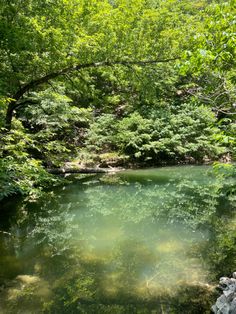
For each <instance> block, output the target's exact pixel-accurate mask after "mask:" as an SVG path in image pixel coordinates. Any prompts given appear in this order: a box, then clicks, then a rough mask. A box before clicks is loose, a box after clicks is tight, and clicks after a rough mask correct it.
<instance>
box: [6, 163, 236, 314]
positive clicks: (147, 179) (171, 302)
mask: <svg viewBox="0 0 236 314" xmlns="http://www.w3.org/2000/svg"><path fill="white" fill-rule="evenodd" d="M228 180H232V179H228ZM228 182H229V181H228ZM230 182H231V181H230ZM224 185H225V182H223V181H222V178H220V179H219V178H218V177H216V176H215V175H214V173H213V172H212V169H211V167H209V166H181V167H164V168H151V169H143V170H126V171H123V172H120V173H117V174H108V175H107V174H106V175H83V176H82V175H80V176H78V175H77V176H73V177H72V178H71V183H70V184H65V185H63V186H60V187H57V188H55V189H54V190H53V191H49V192H48V193H46V194H45V196H44V197H43V198H41V199H40V200H38V201H34V202H32V201H31V202H27V203H26V202H24V201H22V200H18V199H14V198H13V199H11V200H8V201H7V202H6V203H5V205H4V208H3V209H2V210H1V212H2V216H1V222H0V230H1V233H0V286H1V291H0V312H1V313H3V314H7V313H22V314H26V313H32V314H35V313H36V314H37V313H115V314H116V313H118V314H119V313H124V314H126V313H140V314H142V313H210V307H211V305H212V304H213V303H214V300H215V298H216V296H217V292H216V290H215V288H214V286H215V284H216V279H217V276H218V275H219V274H222V275H227V274H228V273H227V272H228V271H231V270H232V271H233V270H234V269H231V268H233V267H234V265H233V264H232V265H228V264H227V267H226V259H227V252H226V253H224V254H226V256H225V257H224V258H220V257H219V256H220V254H222V250H223V249H224V248H225V245H228V249H229V250H228V251H229V252H228V254H231V255H230V256H231V259H232V260H233V258H235V255H232V250H233V249H232V247H230V244H229V243H226V244H224V241H231V242H232V241H234V237H235V234H234V235H233V234H232V233H233V229H232V226H234V214H232V210H231V211H230V214H228V212H227V211H229V207H230V206H231V207H232V206H233V205H232V201H231V200H229V199H228V195H227V193H226V194H225V195H224V193H223V191H224ZM232 208H233V207H232ZM222 217H223V218H222ZM222 219H223V220H224V224H222ZM227 224H228V225H230V226H231V229H232V232H231V233H230V235H229V237H226V238H225V235H224V232H225V230H231V229H230V228H229V229H226V225H227ZM220 241H221V242H220ZM222 243H223V244H222ZM233 243H234V242H232V243H231V244H232V246H233ZM230 250H231V251H230ZM234 254H235V253H234ZM228 261H229V259H228ZM229 262H230V261H229ZM224 271H225V272H226V274H224V273H222V272H224Z"/></svg>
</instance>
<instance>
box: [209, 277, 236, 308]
mask: <svg viewBox="0 0 236 314" xmlns="http://www.w3.org/2000/svg"><path fill="white" fill-rule="evenodd" d="M219 288H220V289H221V290H222V291H223V293H222V294H221V296H220V297H219V298H218V299H217V300H216V303H215V304H214V305H213V306H212V311H213V313H216V314H236V272H234V273H233V275H232V278H229V277H221V278H220V281H219Z"/></svg>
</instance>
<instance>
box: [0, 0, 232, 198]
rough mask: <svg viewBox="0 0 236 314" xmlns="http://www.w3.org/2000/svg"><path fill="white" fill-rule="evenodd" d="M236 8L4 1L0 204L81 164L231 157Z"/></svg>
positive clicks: (151, 0) (148, 1) (0, 6)
mask: <svg viewBox="0 0 236 314" xmlns="http://www.w3.org/2000/svg"><path fill="white" fill-rule="evenodd" d="M235 9H236V4H235V1H234V0H231V1H216V0H215V1H214V0H212V1H209V0H208V1H207V0H194V1H190V0H183V1H178V0H168V1H162V0H135V1H133V0H117V1H116V0H114V1H108V0H107V1H103V0H81V1H78V0H54V1H52V0H51V1H50V0H40V1H33V0H11V1H8V0H0V15H1V19H0V57H1V65H0V66H1V71H0V127H1V137H0V142H1V145H0V156H1V160H0V183H1V185H0V198H4V197H6V196H9V195H11V194H15V193H19V192H20V193H26V194H27V193H30V194H31V195H33V194H34V193H36V192H38V191H40V190H41V189H42V188H43V187H46V186H48V185H49V184H52V183H54V182H55V181H56V180H57V179H55V178H54V177H53V176H51V175H49V174H48V172H47V171H46V170H45V169H47V168H49V167H50V168H52V167H60V166H61V165H63V164H64V163H65V161H72V160H76V161H77V162H78V163H79V164H84V165H87V164H93V165H94V164H105V165H107V164H109V162H111V163H114V164H117V163H118V164H122V165H124V164H125V165H127V164H134V163H136V164H143V165H147V164H149V165H158V164H163V163H185V162H188V161H194V162H200V163H201V162H204V161H206V160H208V161H209V160H220V158H222V156H223V157H224V156H227V158H231V159H232V158H233V157H234V156H235V142H236V140H235V135H236V127H235V126H236V124H235V107H236V93H235V82H236V73H235V60H236V58H235V51H236V33H235V23H236V19H235V13H236V10H235Z"/></svg>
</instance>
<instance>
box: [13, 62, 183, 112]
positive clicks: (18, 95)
mask: <svg viewBox="0 0 236 314" xmlns="http://www.w3.org/2000/svg"><path fill="white" fill-rule="evenodd" d="M177 59H179V58H178V57H176V58H169V59H157V60H146V61H145V60H144V61H122V60H121V61H113V62H112V61H102V62H91V63H85V64H78V65H75V66H71V67H67V68H64V69H62V70H59V71H57V72H52V73H49V74H46V75H45V76H42V77H40V78H38V79H36V80H33V81H31V82H29V83H27V84H25V85H24V86H23V87H21V88H20V89H19V90H18V91H17V92H16V93H15V95H13V97H12V98H13V99H14V102H15V105H13V107H14V108H13V109H15V108H16V107H17V104H16V102H17V101H18V100H19V99H20V98H21V97H22V96H23V95H24V94H25V93H26V92H28V91H30V90H31V89H33V88H35V87H37V86H39V85H41V84H44V83H47V82H48V81H50V80H52V79H55V78H57V77H59V76H61V75H64V74H69V73H71V72H75V71H80V70H82V69H87V68H99V67H104V66H105V67H112V66H115V65H122V66H132V65H139V66H147V65H152V64H157V63H167V62H170V61H175V60H177Z"/></svg>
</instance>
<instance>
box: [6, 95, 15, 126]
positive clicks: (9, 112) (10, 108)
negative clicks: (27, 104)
mask: <svg viewBox="0 0 236 314" xmlns="http://www.w3.org/2000/svg"><path fill="white" fill-rule="evenodd" d="M14 106H15V101H11V102H10V103H9V105H8V108H7V113H6V118H5V128H6V130H7V131H10V130H11V122H12V118H13V111H14Z"/></svg>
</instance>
